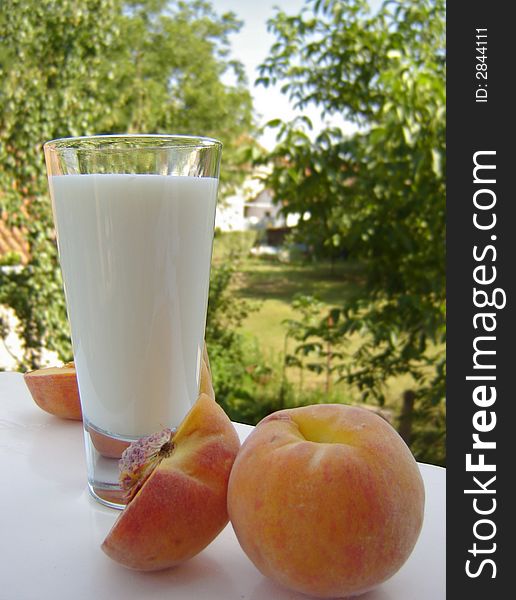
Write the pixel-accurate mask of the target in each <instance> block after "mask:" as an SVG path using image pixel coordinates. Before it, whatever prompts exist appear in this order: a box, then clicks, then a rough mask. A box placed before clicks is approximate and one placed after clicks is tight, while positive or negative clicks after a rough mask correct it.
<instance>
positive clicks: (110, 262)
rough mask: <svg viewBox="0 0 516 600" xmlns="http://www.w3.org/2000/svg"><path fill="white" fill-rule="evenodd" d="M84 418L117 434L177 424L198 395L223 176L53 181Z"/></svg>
mask: <svg viewBox="0 0 516 600" xmlns="http://www.w3.org/2000/svg"><path fill="white" fill-rule="evenodd" d="M50 190H51V193H52V198H53V210H54V220H55V223H56V228H57V235H58V244H59V254H60V263H61V269H62V272H63V278H64V284H65V293H66V300H67V307H68V314H69V318H70V323H71V332H72V343H73V348H74V358H75V363H76V369H77V378H78V383H79V391H80V395H81V402H82V406H83V415H84V417H85V418H86V420H87V421H88V422H89V423H90V424H92V425H93V426H95V427H96V428H99V429H101V430H104V431H106V432H109V433H112V434H115V435H118V436H120V437H127V438H130V437H138V436H143V435H148V434H150V433H153V432H155V431H158V430H160V429H162V428H163V427H175V426H177V425H178V424H179V423H180V422H181V420H182V419H183V417H184V415H185V414H186V412H187V411H188V410H189V408H190V406H191V405H192V404H193V402H194V401H195V399H196V398H197V394H198V387H199V370H200V369H199V367H200V357H201V353H202V347H203V340H204V326H205V320H206V308H207V302H208V286H209V272H210V262H211V250H212V242H213V226H214V220H215V204H216V196H217V180H216V179H213V178H199V177H196V178H194V177H179V176H165V175H61V176H53V177H51V178H50Z"/></svg>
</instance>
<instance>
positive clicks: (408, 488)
mask: <svg viewBox="0 0 516 600" xmlns="http://www.w3.org/2000/svg"><path fill="white" fill-rule="evenodd" d="M228 511H229V516H230V519H231V522H232V525H233V528H234V530H235V533H236V536H237V538H238V541H239V542H240V545H241V546H242V548H243V550H244V551H245V553H246V554H247V556H248V557H249V558H250V559H251V561H252V562H253V563H254V564H255V566H256V567H257V568H258V570H259V571H260V572H261V573H262V574H263V575H265V576H267V577H270V578H271V579H273V580H274V581H276V583H278V584H280V585H282V586H284V587H286V588H289V589H292V590H296V591H299V592H302V593H305V594H308V595H311V596H316V597H320V598H328V597H345V596H355V595H359V594H361V593H363V592H365V591H367V590H369V589H372V588H373V587H376V586H377V585H379V584H380V583H382V582H383V581H385V580H386V579H388V578H390V577H391V576H392V575H394V573H396V572H397V571H398V570H399V569H400V567H401V566H402V565H403V564H404V563H405V561H406V560H407V558H408V557H409V555H410V554H411V552H412V550H413V548H414V545H415V543H416V541H417V539H418V536H419V533H420V530H421V527H422V523H423V514H424V485H423V480H422V478H421V475H420V472H419V468H418V466H417V464H416V461H415V460H414V457H413V456H412V454H411V452H410V450H409V448H408V447H407V446H406V444H405V443H404V441H403V440H402V439H401V437H400V436H399V435H398V433H397V432H396V431H395V430H394V429H393V427H392V426H391V425H389V424H388V423H387V422H386V421H385V420H384V419H382V418H381V417H379V416H378V415H376V414H374V413H372V412H370V411H368V410H365V409H362V408H356V407H350V406H344V405H338V404H326V405H324V404H321V405H314V406H306V407H300V408H294V409H286V410H281V411H278V412H276V413H273V414H271V415H269V416H268V417H266V418H265V419H263V420H262V421H261V422H260V423H259V424H258V425H257V426H256V428H255V429H254V430H253V431H252V432H251V434H250V435H249V437H248V438H247V440H246V441H245V442H244V444H243V446H242V448H241V450H240V452H239V454H238V457H237V459H236V461H235V464H234V466H233V469H232V472H231V476H230V480H229V487H228Z"/></svg>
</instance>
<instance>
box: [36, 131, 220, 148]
mask: <svg viewBox="0 0 516 600" xmlns="http://www.w3.org/2000/svg"><path fill="white" fill-rule="evenodd" d="M138 140H141V142H142V144H141V146H134V145H131V146H125V145H123V143H122V142H127V141H133V142H137V141H138ZM43 148H44V149H45V150H50V151H59V150H80V151H83V152H84V151H87V152H96V151H103V152H105V151H106V150H108V151H109V150H112V151H115V152H118V151H121V150H134V149H135V148H138V149H144V150H164V149H167V148H219V149H220V148H222V142H221V141H219V140H216V139H215V138H210V137H204V136H195V135H183V134H166V133H114V134H111V133H110V134H99V135H82V136H69V137H62V138H56V139H53V140H48V141H47V142H45V143H44V144H43Z"/></svg>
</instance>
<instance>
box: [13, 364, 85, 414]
mask: <svg viewBox="0 0 516 600" xmlns="http://www.w3.org/2000/svg"><path fill="white" fill-rule="evenodd" d="M23 379H24V381H25V383H26V384H27V387H28V388H29V391H30V393H31V396H32V398H33V400H34V402H35V403H36V404H37V405H38V406H39V407H40V408H42V409H43V410H44V411H46V412H48V413H50V414H51V415H56V416H57V417H61V418H63V419H75V420H77V421H80V420H81V419H82V412H81V402H80V399H79V388H78V387H77V377H76V374H75V365H74V363H73V362H72V363H67V364H65V365H64V366H62V367H48V368H44V369H37V370H35V371H29V372H27V373H24V375H23Z"/></svg>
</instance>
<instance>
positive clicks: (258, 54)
mask: <svg viewBox="0 0 516 600" xmlns="http://www.w3.org/2000/svg"><path fill="white" fill-rule="evenodd" d="M211 3H212V5H213V7H214V9H215V11H216V12H217V13H218V14H222V13H224V12H228V11H232V12H234V13H235V14H236V15H237V17H238V18H239V19H240V20H241V21H243V22H244V25H243V26H242V28H241V30H240V32H239V33H238V34H233V35H231V37H230V40H231V45H232V48H233V56H234V58H237V59H238V60H240V61H241V62H242V63H243V65H244V67H245V69H246V73H247V78H248V80H249V87H250V91H251V93H252V95H253V99H254V106H255V111H256V113H257V114H258V124H259V125H260V126H261V125H264V124H265V123H266V122H267V121H270V120H272V119H277V118H279V119H282V120H284V121H289V120H291V119H292V118H294V116H296V115H298V114H302V113H301V112H300V111H295V110H294V109H293V107H292V105H291V103H290V102H289V100H288V98H287V96H286V95H285V94H282V93H281V92H280V90H279V86H275V87H268V88H265V87H264V86H261V85H260V86H254V82H255V80H256V79H257V78H258V75H259V74H258V71H257V67H258V65H259V64H260V63H261V62H263V61H264V59H265V58H266V57H267V55H268V53H269V49H270V47H271V46H272V44H274V42H275V41H276V38H275V37H274V35H273V34H271V33H268V32H267V20H268V19H269V18H271V17H272V16H274V14H275V13H276V11H275V10H274V7H279V8H280V9H282V10H283V11H285V12H286V13H287V14H290V15H295V14H299V12H300V11H301V8H302V7H303V5H304V3H305V0H211ZM379 3H380V0H371V2H370V4H371V5H372V6H377V5H378V4H379ZM303 114H306V115H308V116H309V117H310V119H311V120H312V122H313V124H314V133H316V132H317V131H318V130H319V129H320V128H321V126H322V125H323V122H322V121H321V119H320V117H319V112H318V111H317V110H316V109H315V108H314V109H307V110H305V111H303ZM331 123H332V124H335V125H339V126H340V127H342V128H343V129H344V131H348V132H349V133H351V132H352V131H354V127H353V126H352V125H351V124H349V123H346V122H345V121H344V120H343V119H342V118H340V117H338V116H337V117H333V118H332V120H331ZM259 141H260V143H261V144H262V145H263V146H264V147H265V148H266V149H268V150H271V149H272V148H273V147H274V145H275V132H274V130H273V129H270V128H268V130H266V132H265V134H264V135H263V136H262V137H260V138H259Z"/></svg>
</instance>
